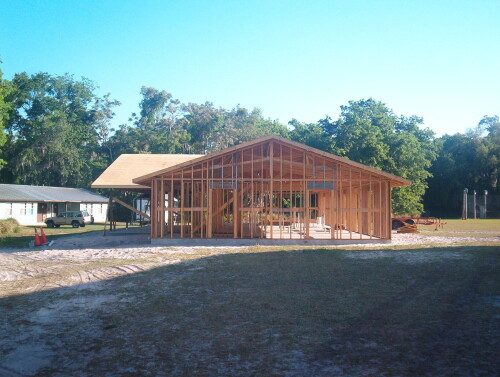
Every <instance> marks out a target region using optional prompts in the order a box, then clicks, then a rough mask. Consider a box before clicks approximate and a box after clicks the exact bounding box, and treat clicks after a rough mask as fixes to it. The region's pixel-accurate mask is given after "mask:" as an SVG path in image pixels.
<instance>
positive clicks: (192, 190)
mask: <svg viewBox="0 0 500 377" xmlns="http://www.w3.org/2000/svg"><path fill="white" fill-rule="evenodd" d="M190 207H191V219H190V222H191V227H190V230H191V238H193V236H194V217H193V207H194V166H193V165H191V205H190Z"/></svg>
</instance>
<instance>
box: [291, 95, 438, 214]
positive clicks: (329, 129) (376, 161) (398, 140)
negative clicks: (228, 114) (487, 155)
mask: <svg viewBox="0 0 500 377" xmlns="http://www.w3.org/2000/svg"><path fill="white" fill-rule="evenodd" d="M422 123H423V120H422V118H419V117H416V116H411V117H405V116H397V115H395V114H394V113H393V112H392V110H390V109H389V108H388V107H387V106H386V105H385V104H384V103H382V102H379V101H376V100H374V99H371V98H370V99H367V100H359V101H350V102H349V104H348V105H347V106H341V113H340V116H339V118H338V119H337V120H332V119H331V118H330V117H325V118H324V119H321V120H320V121H319V122H318V124H317V125H308V126H305V125H302V124H299V123H298V122H296V121H293V123H291V124H292V126H293V127H294V130H293V131H292V132H291V134H292V136H293V137H294V138H295V140H297V141H300V142H305V143H306V144H309V145H311V144H312V146H315V147H319V148H320V149H324V150H327V151H328V152H330V153H333V154H336V155H338V156H342V157H346V158H349V159H351V160H353V161H357V162H360V163H362V164H365V165H368V166H371V167H374V168H378V169H381V170H384V171H386V172H389V173H393V174H396V175H399V176H401V177H403V178H407V179H410V180H412V181H413V184H412V185H411V186H409V187H400V188H396V189H394V190H393V194H392V195H393V211H394V213H396V214H414V215H415V214H419V213H421V212H422V211H423V204H422V197H423V195H424V193H425V189H426V188H427V183H426V180H427V179H428V178H429V177H430V173H429V172H428V170H427V169H429V167H430V166H431V164H432V161H433V160H434V159H435V158H436V149H435V146H434V144H433V139H434V134H433V132H432V131H430V130H429V129H422V128H420V125H421V124H422Z"/></svg>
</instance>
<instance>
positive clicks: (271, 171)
mask: <svg viewBox="0 0 500 377" xmlns="http://www.w3.org/2000/svg"><path fill="white" fill-rule="evenodd" d="M269 144H270V145H269V185H270V189H269V191H270V193H269V211H270V215H269V216H270V218H269V221H270V223H271V239H273V228H274V226H273V225H274V221H273V220H274V219H273V218H274V216H273V215H274V211H273V197H274V186H273V182H274V166H273V155H274V142H273V141H272V140H271V141H270V142H269Z"/></svg>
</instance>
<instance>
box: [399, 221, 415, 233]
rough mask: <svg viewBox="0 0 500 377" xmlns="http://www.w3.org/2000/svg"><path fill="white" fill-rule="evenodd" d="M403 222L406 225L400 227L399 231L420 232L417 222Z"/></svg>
mask: <svg viewBox="0 0 500 377" xmlns="http://www.w3.org/2000/svg"><path fill="white" fill-rule="evenodd" d="M403 224H404V225H403V226H402V227H401V228H399V229H398V233H420V232H419V231H418V229H417V224H408V223H403Z"/></svg>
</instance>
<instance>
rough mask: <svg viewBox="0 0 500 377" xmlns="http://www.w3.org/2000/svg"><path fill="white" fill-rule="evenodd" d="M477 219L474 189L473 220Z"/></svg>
mask: <svg viewBox="0 0 500 377" xmlns="http://www.w3.org/2000/svg"><path fill="white" fill-rule="evenodd" d="M475 219H477V217H476V190H474V220H475Z"/></svg>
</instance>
